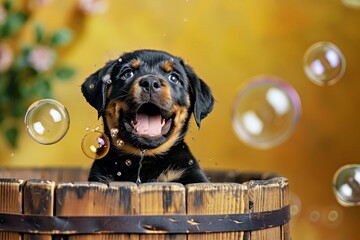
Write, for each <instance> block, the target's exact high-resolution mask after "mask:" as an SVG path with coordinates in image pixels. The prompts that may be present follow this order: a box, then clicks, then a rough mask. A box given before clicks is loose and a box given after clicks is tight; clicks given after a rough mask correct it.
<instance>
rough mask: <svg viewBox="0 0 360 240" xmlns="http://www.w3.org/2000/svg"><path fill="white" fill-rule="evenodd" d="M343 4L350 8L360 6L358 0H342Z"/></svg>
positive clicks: (359, 0)
mask: <svg viewBox="0 0 360 240" xmlns="http://www.w3.org/2000/svg"><path fill="white" fill-rule="evenodd" d="M342 2H343V4H344V5H345V6H347V7H351V8H360V0H342Z"/></svg>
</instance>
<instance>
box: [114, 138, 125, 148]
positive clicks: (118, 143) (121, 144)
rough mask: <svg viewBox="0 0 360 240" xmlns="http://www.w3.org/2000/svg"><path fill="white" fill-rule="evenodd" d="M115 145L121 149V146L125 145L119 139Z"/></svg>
mask: <svg viewBox="0 0 360 240" xmlns="http://www.w3.org/2000/svg"><path fill="white" fill-rule="evenodd" d="M116 144H117V145H118V146H119V147H122V146H124V145H125V143H124V141H123V140H121V139H118V140H116Z"/></svg>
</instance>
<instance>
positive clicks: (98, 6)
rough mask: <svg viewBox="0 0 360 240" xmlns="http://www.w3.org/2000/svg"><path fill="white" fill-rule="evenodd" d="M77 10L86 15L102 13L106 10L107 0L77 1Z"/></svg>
mask: <svg viewBox="0 0 360 240" xmlns="http://www.w3.org/2000/svg"><path fill="white" fill-rule="evenodd" d="M79 8H80V10H81V11H82V12H84V13H86V14H100V13H104V12H105V11H106V10H107V8H108V2H107V0H79Z"/></svg>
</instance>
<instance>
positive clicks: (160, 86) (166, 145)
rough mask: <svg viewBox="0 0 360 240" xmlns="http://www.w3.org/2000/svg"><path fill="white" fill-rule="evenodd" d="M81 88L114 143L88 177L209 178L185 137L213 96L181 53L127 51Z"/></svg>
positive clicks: (210, 106) (105, 179)
mask: <svg viewBox="0 0 360 240" xmlns="http://www.w3.org/2000/svg"><path fill="white" fill-rule="evenodd" d="M81 90H82V93H83V95H84V97H85V98H86V100H87V101H88V102H89V104H90V105H91V106H93V107H94V108H95V109H96V110H97V111H98V117H102V119H103V122H104V132H105V134H106V135H107V136H108V137H109V139H110V142H111V146H110V150H109V152H108V154H107V155H106V156H105V157H104V158H102V159H99V160H95V161H94V163H93V165H92V168H91V170H90V174H89V181H98V182H103V183H108V182H109V181H133V182H137V183H141V182H179V183H182V184H188V183H196V182H207V181H208V179H207V178H206V176H205V174H204V173H203V172H202V170H201V169H200V167H199V164H198V162H197V160H196V159H195V157H194V156H193V155H192V153H191V152H190V150H189V148H188V146H187V145H186V143H185V142H184V136H185V134H186V132H187V130H188V125H189V120H190V117H191V115H193V116H194V118H195V122H196V124H197V125H198V127H200V122H201V120H202V119H203V118H205V117H206V116H207V115H208V114H209V113H210V112H211V111H212V109H213V106H214V98H213V96H212V93H211V90H210V89H209V87H208V86H207V85H206V83H205V82H204V81H203V80H201V79H200V78H199V77H198V76H197V75H196V74H195V72H194V71H193V70H192V68H191V67H190V66H189V65H187V64H185V63H184V61H183V60H182V59H181V58H178V57H175V56H173V55H171V54H169V53H167V52H163V51H157V50H137V51H133V52H129V53H125V54H123V55H122V56H121V57H120V58H118V59H116V60H113V61H110V62H108V63H107V64H106V65H105V66H104V67H103V68H101V69H99V70H98V71H96V72H95V73H93V74H92V75H90V76H89V77H88V78H87V79H86V80H85V82H84V83H83V84H82V86H81Z"/></svg>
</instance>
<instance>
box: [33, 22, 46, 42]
mask: <svg viewBox="0 0 360 240" xmlns="http://www.w3.org/2000/svg"><path fill="white" fill-rule="evenodd" d="M34 31H35V38H36V42H37V43H41V42H42V41H43V39H44V27H43V26H42V25H41V24H39V23H36V24H35V26H34Z"/></svg>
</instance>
